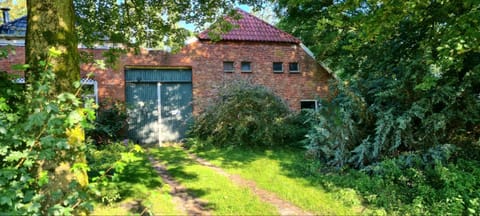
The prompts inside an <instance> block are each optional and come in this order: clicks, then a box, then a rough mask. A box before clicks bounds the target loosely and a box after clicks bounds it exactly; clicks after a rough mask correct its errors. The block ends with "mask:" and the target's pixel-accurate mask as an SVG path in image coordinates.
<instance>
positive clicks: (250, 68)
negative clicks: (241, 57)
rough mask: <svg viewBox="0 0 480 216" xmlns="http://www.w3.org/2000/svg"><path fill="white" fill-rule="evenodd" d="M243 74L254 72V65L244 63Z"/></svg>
mask: <svg viewBox="0 0 480 216" xmlns="http://www.w3.org/2000/svg"><path fill="white" fill-rule="evenodd" d="M241 69H242V72H252V63H251V62H242V67H241Z"/></svg>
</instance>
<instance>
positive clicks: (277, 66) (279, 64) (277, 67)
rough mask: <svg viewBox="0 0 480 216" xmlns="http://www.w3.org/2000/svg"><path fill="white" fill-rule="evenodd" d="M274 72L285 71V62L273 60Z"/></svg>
mask: <svg viewBox="0 0 480 216" xmlns="http://www.w3.org/2000/svg"><path fill="white" fill-rule="evenodd" d="M273 72H274V73H283V62H273Z"/></svg>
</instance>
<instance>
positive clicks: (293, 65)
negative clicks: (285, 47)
mask: <svg viewBox="0 0 480 216" xmlns="http://www.w3.org/2000/svg"><path fill="white" fill-rule="evenodd" d="M288 70H289V71H290V73H298V72H300V68H299V67H298V63H297V62H291V63H290V64H289V65H288Z"/></svg>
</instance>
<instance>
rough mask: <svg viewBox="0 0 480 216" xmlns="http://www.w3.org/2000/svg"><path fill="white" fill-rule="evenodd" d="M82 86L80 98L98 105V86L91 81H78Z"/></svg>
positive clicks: (85, 79) (84, 79)
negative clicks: (90, 100)
mask: <svg viewBox="0 0 480 216" xmlns="http://www.w3.org/2000/svg"><path fill="white" fill-rule="evenodd" d="M80 84H81V85H82V98H84V99H92V100H93V101H95V103H96V104H98V85H97V81H96V80H93V79H88V78H83V79H81V80H80Z"/></svg>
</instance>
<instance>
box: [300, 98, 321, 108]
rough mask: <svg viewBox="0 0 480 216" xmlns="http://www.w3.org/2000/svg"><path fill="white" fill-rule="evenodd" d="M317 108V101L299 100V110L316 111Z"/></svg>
mask: <svg viewBox="0 0 480 216" xmlns="http://www.w3.org/2000/svg"><path fill="white" fill-rule="evenodd" d="M317 108H318V101H317V100H301V101H300V109H301V110H307V109H311V110H317Z"/></svg>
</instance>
